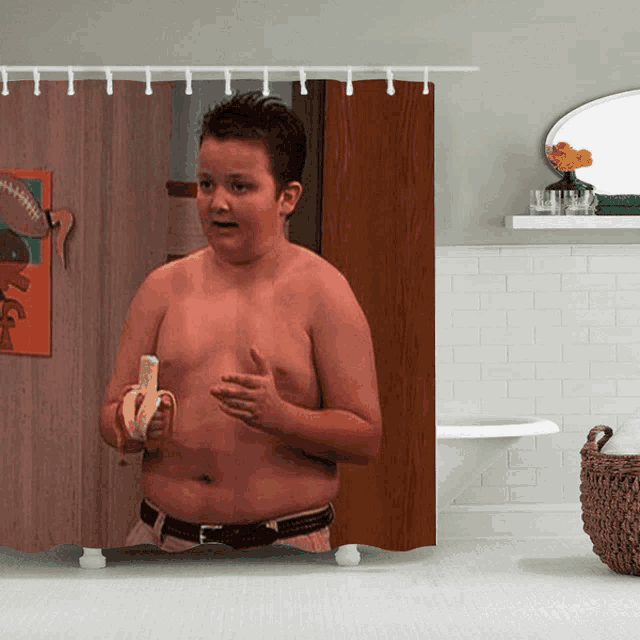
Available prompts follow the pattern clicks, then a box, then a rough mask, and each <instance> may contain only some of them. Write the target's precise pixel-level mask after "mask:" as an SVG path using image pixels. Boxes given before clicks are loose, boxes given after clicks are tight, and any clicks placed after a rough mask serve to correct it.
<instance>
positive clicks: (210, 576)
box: [0, 535, 640, 640]
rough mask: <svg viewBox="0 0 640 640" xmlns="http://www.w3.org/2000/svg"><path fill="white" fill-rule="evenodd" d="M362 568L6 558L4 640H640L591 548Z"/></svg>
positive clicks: (287, 558) (487, 543) (1, 604)
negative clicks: (97, 565) (88, 565)
mask: <svg viewBox="0 0 640 640" xmlns="http://www.w3.org/2000/svg"><path fill="white" fill-rule="evenodd" d="M359 550H360V553H361V556H362V559H361V562H360V564H359V565H358V566H356V567H340V566H337V565H336V563H335V560H334V557H333V555H334V554H333V552H331V553H329V552H327V553H322V554H307V553H305V552H303V551H299V550H297V549H291V548H286V549H259V550H254V551H247V552H231V553H229V552H227V551H225V552H221V551H220V550H213V549H211V548H205V547H200V548H196V549H194V550H192V551H188V552H184V553H181V554H164V553H162V552H160V551H159V550H158V549H157V548H155V547H151V546H141V547H136V548H132V549H107V550H105V551H104V555H105V556H106V558H107V566H106V568H104V569H99V570H83V569H80V568H79V566H78V558H79V557H80V555H81V553H82V550H81V549H80V548H79V547H75V546H73V545H63V546H60V547H57V548H55V549H53V550H51V551H49V552H46V553H41V554H33V555H30V554H23V553H18V552H16V551H14V550H11V549H9V548H7V547H0V638H2V639H4V638H8V639H11V640H14V639H22V638H25V639H28V640H38V639H40V638H42V639H46V640H54V639H58V638H60V639H64V640H70V639H75V638H79V639H82V640H85V639H93V638H113V639H116V638H117V639H118V640H126V639H131V640H134V639H135V640H147V639H149V640H151V639H154V640H155V639H164V638H167V639H169V638H171V639H172V640H199V639H200V638H216V639H220V640H231V639H234V640H235V639H245V638H246V639H251V640H263V639H264V640H269V639H271V638H277V639H278V640H288V639H292V640H294V639H295V640H315V639H316V638H318V639H322V640H338V639H340V640H342V639H344V640H347V639H348V640H357V639H363V640H364V639H366V640H378V639H385V640H386V639H393V640H414V639H415V640H425V639H427V638H428V639H429V640H434V639H439V638H446V639H449V638H451V639H456V640H458V639H463V638H471V639H473V640H485V639H486V640H503V639H504V640H520V639H526V640H534V639H538V638H540V639H544V640H574V639H575V640H578V639H580V640H582V639H585V638H587V639H589V640H591V639H593V640H609V639H611V640H614V639H615V640H626V639H627V638H628V639H632V638H633V639H634V640H636V639H637V638H638V637H640V578H639V577H634V576H624V575H619V574H617V573H615V572H613V571H611V570H610V569H609V568H608V567H607V566H606V565H605V564H603V563H602V562H601V561H600V559H599V558H598V557H597V556H596V555H595V554H594V553H593V551H592V546H591V541H590V540H589V538H588V537H587V536H586V535H583V536H582V537H580V538H570V539H569V538H560V539H537V540H531V539H529V540H519V541H518V540H504V539H503V540H489V539H484V540H462V541H455V540H443V541H441V542H440V543H439V544H438V546H437V547H426V548H423V549H415V550H413V551H407V552H404V553H392V552H388V551H383V550H380V549H377V548H375V547H366V546H360V547H359Z"/></svg>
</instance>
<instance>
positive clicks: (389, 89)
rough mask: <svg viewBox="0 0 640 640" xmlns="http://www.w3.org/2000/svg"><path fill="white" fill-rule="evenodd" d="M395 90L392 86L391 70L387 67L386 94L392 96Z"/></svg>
mask: <svg viewBox="0 0 640 640" xmlns="http://www.w3.org/2000/svg"><path fill="white" fill-rule="evenodd" d="M395 92H396V90H395V89H394V88H393V71H391V67H387V95H389V96H392V95H393V94H394V93H395Z"/></svg>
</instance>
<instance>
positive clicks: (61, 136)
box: [0, 80, 435, 553]
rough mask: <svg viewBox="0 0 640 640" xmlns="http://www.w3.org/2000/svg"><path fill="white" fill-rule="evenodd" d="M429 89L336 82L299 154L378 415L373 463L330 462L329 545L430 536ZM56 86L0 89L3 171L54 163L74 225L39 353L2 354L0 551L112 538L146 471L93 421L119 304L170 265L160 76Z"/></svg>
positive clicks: (391, 545) (109, 544)
mask: <svg viewBox="0 0 640 640" xmlns="http://www.w3.org/2000/svg"><path fill="white" fill-rule="evenodd" d="M323 84H325V83H323ZM429 87H430V95H429V96H423V95H422V84H419V83H408V82H398V83H396V95H395V96H388V95H387V94H386V88H387V87H386V83H385V82H384V81H367V82H362V83H356V84H355V91H354V95H353V96H346V95H345V84H344V83H339V82H332V81H330V82H327V83H326V96H325V95H324V94H323V100H322V101H321V103H318V104H316V107H318V108H317V109H315V110H313V109H312V110H311V111H309V113H308V114H307V115H308V119H307V120H306V125H307V127H309V126H310V125H311V129H309V128H308V129H307V131H308V133H309V132H310V131H311V133H312V135H316V136H320V137H321V138H322V139H323V141H324V145H316V146H315V147H313V148H315V149H318V155H317V156H316V157H315V159H312V160H308V162H310V161H311V162H315V163H316V164H317V163H321V164H323V168H322V171H320V172H319V173H320V175H321V176H323V181H322V198H318V199H317V202H318V203H319V205H318V206H321V207H322V212H321V218H322V227H323V229H322V230H323V234H322V255H323V257H325V258H326V259H327V260H329V262H331V263H332V264H334V265H335V266H336V267H337V268H338V269H340V270H341V271H342V272H343V273H344V275H345V276H346V277H347V279H348V281H349V283H350V285H351V287H352V289H353V291H354V293H355V294H356V297H357V299H358V301H359V303H360V304H361V306H362V308H363V310H364V312H365V314H366V316H367V319H368V321H369V324H370V327H371V331H372V339H373V342H374V350H375V355H376V366H377V374H378V383H379V390H380V402H381V407H382V413H383V430H384V433H383V440H382V446H381V449H380V452H379V454H378V457H377V458H376V461H375V462H374V463H372V464H370V465H368V466H367V467H355V466H351V467H350V466H349V465H345V466H344V468H343V469H342V470H341V484H340V492H339V494H338V497H337V498H336V500H335V501H334V505H335V506H336V510H337V515H336V520H335V522H334V524H333V525H332V533H331V542H332V546H333V547H337V546H339V545H342V544H354V543H360V544H369V545H374V546H378V547H380V548H385V549H389V550H408V549H412V548H416V547H419V546H426V545H432V544H435V398H434V394H435V382H434V380H435V359H434V353H435V347H434V344H433V343H434V300H433V296H434V286H433V281H434V265H433V255H434V252H433V222H434V211H433V89H434V87H433V84H432V83H430V84H429ZM67 89H68V84H67V83H66V82H59V81H43V82H41V83H40V92H41V93H40V95H38V96H35V95H34V83H33V82H29V81H23V82H16V83H11V85H10V93H9V95H8V96H1V97H0V173H1V172H2V169H3V168H14V169H23V170H34V171H35V170H37V171H44V172H49V173H50V175H51V176H52V178H51V180H52V190H51V199H52V203H51V206H52V208H53V209H65V210H68V211H70V212H71V213H72V214H73V216H74V218H75V226H74V228H73V229H72V231H71V233H70V234H69V236H68V238H67V241H66V245H65V252H66V268H65V267H64V266H63V264H62V261H61V260H60V259H59V257H58V255H57V253H55V251H53V252H52V256H51V302H52V304H51V319H50V324H51V356H50V357H46V356H44V357H36V356H28V355H19V354H11V353H8V352H6V351H1V350H0V398H1V401H0V402H1V407H2V409H1V410H0V434H1V436H2V442H3V452H2V454H1V456H0V460H1V463H2V464H1V465H0V495H1V496H2V497H1V498H0V501H1V502H0V505H1V506H0V510H1V513H2V518H0V546H7V547H10V548H13V549H16V550H18V551H22V552H28V553H38V552H41V551H46V550H48V549H51V548H52V547H55V546H57V545H61V544H74V545H78V546H83V547H89V548H113V547H121V546H124V542H125V539H126V537H127V534H128V533H129V531H130V530H131V527H132V525H133V524H134V523H135V522H136V521H137V519H138V514H139V506H140V500H141V498H142V497H143V493H142V491H141V482H140V480H141V470H140V465H139V464H133V465H129V466H127V467H121V466H119V465H118V462H119V461H120V456H119V455H118V454H117V453H116V451H115V450H113V449H112V448H110V447H108V446H107V445H106V444H105V443H104V441H103V440H102V438H101V436H100V429H99V425H98V417H99V413H100V409H101V406H102V402H103V399H104V394H105V390H106V387H107V385H108V383H109V381H110V379H111V376H112V374H113V370H114V365H115V360H116V356H117V352H118V345H119V339H120V334H121V331H122V327H123V324H124V320H125V318H126V315H127V311H128V308H129V304H130V302H131V299H132V298H133V295H134V294H135V292H136V291H137V289H138V287H139V286H140V284H141V283H142V282H143V281H144V279H145V277H146V276H147V275H148V274H149V272H150V271H152V270H153V269H155V268H156V267H158V266H160V265H162V264H164V263H165V262H166V260H167V254H166V245H167V226H168V210H169V198H168V196H167V192H166V183H167V180H168V178H169V174H170V136H171V131H172V122H171V117H172V109H171V107H172V105H171V92H172V86H171V84H170V83H163V82H154V83H153V93H152V95H146V94H145V92H144V85H142V84H141V83H139V82H133V81H118V80H114V81H113V95H108V94H107V92H106V91H105V83H104V81H98V80H85V81H81V82H77V83H76V89H75V95H73V96H69V95H67ZM296 100H305V97H304V96H301V97H300V98H296ZM385 101H386V102H385ZM309 104H311V102H310V103H309ZM312 111H313V113H312ZM316 141H317V140H316ZM316 169H317V166H316ZM372 175H375V182H376V186H375V188H373V187H372ZM54 238H55V236H54ZM42 242H43V243H44V242H47V239H44V240H42ZM54 243H55V240H54ZM9 292H10V290H9ZM7 297H10V296H7Z"/></svg>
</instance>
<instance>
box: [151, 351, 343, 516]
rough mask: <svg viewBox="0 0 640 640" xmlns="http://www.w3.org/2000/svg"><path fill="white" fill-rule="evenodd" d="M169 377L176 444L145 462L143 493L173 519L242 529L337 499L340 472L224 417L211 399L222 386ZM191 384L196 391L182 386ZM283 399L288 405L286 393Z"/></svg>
mask: <svg viewBox="0 0 640 640" xmlns="http://www.w3.org/2000/svg"><path fill="white" fill-rule="evenodd" d="M165 370H166V369H165ZM162 373H163V367H162V363H161V369H160V376H159V387H160V388H161V389H170V390H171V391H172V392H173V393H174V394H175V396H176V402H177V405H178V409H177V412H176V415H175V419H174V425H173V436H172V437H171V438H165V439H163V440H160V441H158V442H157V443H154V446H157V449H155V450H154V451H151V452H148V453H146V454H145V458H144V460H143V464H142V473H143V477H142V486H143V490H144V492H145V495H146V497H148V498H149V499H150V500H152V501H153V502H154V503H156V504H157V505H158V506H159V507H161V508H162V509H163V510H165V511H166V512H167V513H169V514H170V515H172V516H174V517H176V518H180V519H182V520H186V521H188V522H201V523H207V522H208V523H212V524H213V523H243V522H252V521H256V520H266V519H271V518H275V517H280V516H284V515H287V514H289V513H295V512H299V511H304V510H307V509H311V508H313V507H316V506H322V505H323V504H326V503H327V502H328V501H329V500H332V499H333V498H335V496H336V495H337V492H338V483H339V469H338V466H337V465H336V464H333V463H331V462H329V461H326V460H321V459H319V458H314V457H312V456H310V455H309V454H306V453H305V452H304V451H301V450H300V449H293V448H291V447H288V446H287V445H286V443H285V442H283V441H282V440H281V439H279V438H276V437H275V436H272V435H269V434H267V433H265V432H262V431H260V430H258V429H254V428H251V427H249V426H247V425H246V424H245V423H244V422H243V421H242V420H239V419H236V418H233V417H231V416H229V415H227V414H226V413H224V412H223V411H222V410H221V409H220V408H219V404H218V400H216V399H215V398H214V397H213V396H211V395H210V394H209V388H210V387H211V386H214V384H215V380H209V376H204V379H203V377H200V376H198V378H199V379H194V378H195V376H193V375H187V376H185V377H183V376H177V377H176V378H174V379H173V380H168V379H167V376H164V375H162ZM171 377H173V376H171ZM163 378H165V379H164V380H163ZM187 378H190V381H189V382H190V384H180V383H187V382H188V381H187ZM172 383H173V384H172ZM280 391H281V393H280V395H281V397H283V399H285V400H286V399H287V398H286V396H287V393H286V389H281V390H280ZM298 401H299V398H298ZM305 404H307V403H305ZM310 408H313V407H310Z"/></svg>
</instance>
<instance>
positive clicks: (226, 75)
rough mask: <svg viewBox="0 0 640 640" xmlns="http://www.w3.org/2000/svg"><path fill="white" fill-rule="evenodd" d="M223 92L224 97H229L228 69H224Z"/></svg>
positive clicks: (229, 81) (229, 74)
mask: <svg viewBox="0 0 640 640" xmlns="http://www.w3.org/2000/svg"><path fill="white" fill-rule="evenodd" d="M224 92H225V95H228V96H230V95H231V71H230V70H229V67H225V68H224Z"/></svg>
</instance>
